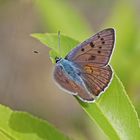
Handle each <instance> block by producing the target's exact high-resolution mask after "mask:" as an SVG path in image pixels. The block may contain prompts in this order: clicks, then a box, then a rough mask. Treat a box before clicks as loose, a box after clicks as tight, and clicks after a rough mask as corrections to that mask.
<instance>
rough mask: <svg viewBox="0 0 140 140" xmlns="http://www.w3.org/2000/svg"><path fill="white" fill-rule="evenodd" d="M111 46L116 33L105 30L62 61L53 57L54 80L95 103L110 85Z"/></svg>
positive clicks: (69, 91)
mask: <svg viewBox="0 0 140 140" xmlns="http://www.w3.org/2000/svg"><path fill="white" fill-rule="evenodd" d="M114 44H115V30H114V29H113V28H107V29H104V30H102V31H100V32H98V33H97V34H95V35H93V36H92V37H90V38H89V39H87V40H85V41H84V42H83V43H81V44H79V45H78V46H76V47H75V48H74V49H72V50H71V51H70V53H68V55H67V56H66V57H65V58H56V59H55V61H56V65H55V69H54V79H55V81H56V82H57V83H58V85H59V86H60V87H61V88H62V89H63V90H65V91H66V92H67V93H70V94H72V95H74V96H77V97H78V98H79V99H80V100H82V101H83V102H88V103H90V102H94V101H95V100H96V98H97V97H98V96H99V95H101V93H103V92H104V91H105V89H106V88H107V87H108V86H109V83H110V82H111V79H112V76H113V70H112V68H111V66H110V65H109V60H110V58H111V55H112V52H113V48H114Z"/></svg>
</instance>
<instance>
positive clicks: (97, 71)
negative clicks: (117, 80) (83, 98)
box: [82, 65, 112, 96]
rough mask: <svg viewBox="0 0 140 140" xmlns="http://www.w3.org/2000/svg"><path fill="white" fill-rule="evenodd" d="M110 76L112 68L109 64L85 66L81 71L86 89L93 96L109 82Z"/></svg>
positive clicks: (101, 90)
mask: <svg viewBox="0 0 140 140" xmlns="http://www.w3.org/2000/svg"><path fill="white" fill-rule="evenodd" d="M111 78H112V70H111V67H110V66H109V65H107V66H105V67H102V68H98V67H93V66H90V65H89V66H88V65H87V66H85V67H84V69H83V72H82V79H83V80H84V82H85V84H86V87H87V89H88V90H89V92H90V93H91V94H93V95H94V96H98V95H99V94H100V93H101V92H103V91H104V90H105V88H106V87H107V86H108V84H109V83H110V80H111Z"/></svg>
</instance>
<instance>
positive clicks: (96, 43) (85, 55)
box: [66, 28, 115, 67]
mask: <svg viewBox="0 0 140 140" xmlns="http://www.w3.org/2000/svg"><path fill="white" fill-rule="evenodd" d="M114 42H115V33H114V29H112V28H109V29H105V30H103V31H101V32H99V33H97V34H95V35H94V36H92V37H91V38H89V39H87V40H86V41H84V42H83V43H81V44H80V45H78V46H77V47H76V48H75V49H73V50H72V51H71V52H70V53H69V54H68V55H67V56H66V59H68V60H70V61H74V62H76V63H78V64H81V65H86V64H87V63H88V64H91V65H93V66H96V67H100V66H105V65H107V64H108V62H109V59H110V56H111V54H112V50H113V46H114Z"/></svg>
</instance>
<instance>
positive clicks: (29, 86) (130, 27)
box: [0, 0, 140, 140]
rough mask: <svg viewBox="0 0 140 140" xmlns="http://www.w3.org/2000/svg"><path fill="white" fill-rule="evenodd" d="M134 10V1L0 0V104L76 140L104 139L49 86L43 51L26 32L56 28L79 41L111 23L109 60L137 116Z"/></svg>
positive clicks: (138, 55) (139, 85)
mask: <svg viewBox="0 0 140 140" xmlns="http://www.w3.org/2000/svg"><path fill="white" fill-rule="evenodd" d="M139 13H140V1H139V0H134V1H129V0H106V1H105V0H102V1H99V0H87V1H84V0H77V1H75V0H51V1H50V0H0V103H1V104H4V105H8V106H10V107H11V108H13V109H16V110H21V111H27V112H30V113H32V114H34V115H36V116H39V117H41V118H43V119H46V120H48V121H49V122H51V123H53V124H54V125H55V126H56V127H57V128H59V129H60V130H62V131H63V132H64V133H66V134H67V135H69V136H70V137H72V138H74V139H76V140H93V139H94V140H97V139H98V140H100V139H101V140H102V139H107V138H106V136H105V135H104V134H103V132H102V131H101V130H100V129H99V128H98V127H97V126H96V124H95V125H93V124H92V125H91V121H90V120H89V118H88V117H87V116H86V114H85V113H84V112H83V110H82V109H81V107H80V106H79V104H78V103H77V101H76V100H75V98H73V97H72V96H70V95H68V94H65V93H64V92H63V91H61V90H60V89H59V88H58V87H57V86H56V85H55V84H54V81H53V79H52V73H53V68H54V65H53V64H52V63H51V61H50V59H49V49H48V48H47V47H44V45H42V44H41V43H39V42H38V41H37V40H35V39H34V38H32V37H30V34H31V33H36V32H39V33H41V32H42V33H46V32H57V31H58V30H60V31H61V32H62V33H65V34H66V35H68V36H70V37H73V38H75V39H77V40H79V41H83V40H85V39H86V38H88V37H90V36H91V35H93V34H94V33H96V32H97V31H99V30H102V29H104V28H108V27H114V28H115V29H116V49H115V51H114V54H113V56H112V60H111V64H112V66H113V68H114V71H115V72H116V74H117V75H118V76H119V78H120V79H121V81H122V82H123V84H124V86H125V89H126V91H127V93H128V95H129V97H130V99H131V100H132V102H133V104H134V106H135V108H136V110H137V112H138V114H139V115H140V95H139V92H140V28H139V25H140V14H139ZM34 50H37V51H39V53H38V54H34V53H33V51H34ZM93 129H94V132H93V131H91V130H93Z"/></svg>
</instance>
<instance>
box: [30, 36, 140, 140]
mask: <svg viewBox="0 0 140 140" xmlns="http://www.w3.org/2000/svg"><path fill="white" fill-rule="evenodd" d="M32 36H33V37H35V38H37V39H38V40H40V41H41V42H42V43H44V44H45V45H47V46H48V47H50V48H52V50H51V51H52V52H53V53H54V54H55V51H57V52H58V49H57V46H56V44H57V42H58V41H57V40H58V39H57V35H54V34H53V35H52V34H47V35H46V34H42V36H43V38H40V34H35V35H32ZM66 38H67V39H66ZM50 40H51V41H50ZM68 40H69V41H68ZM74 42H75V43H74ZM63 43H64V44H65V45H64V44H63ZM49 44H50V45H49ZM74 44H78V42H77V41H76V40H72V39H71V38H69V37H66V36H63V35H61V52H62V51H63V55H66V54H67V53H68V52H69V51H70V50H71V48H72V47H75V46H72V45H74ZM69 46H70V48H66V47H69ZM68 50H69V51H68ZM56 55H57V54H56ZM78 101H79V100H78ZM79 102H80V104H81V106H82V107H83V109H84V110H85V112H86V113H87V114H88V115H89V117H90V118H91V119H92V120H95V122H96V123H97V124H98V125H99V126H100V127H101V128H102V130H103V131H104V132H105V133H106V135H107V136H108V137H109V138H110V139H111V140H120V139H121V140H132V139H133V140H139V139H140V128H139V120H138V116H137V113H136V111H135V109H134V106H133V105H132V103H131V101H130V100H129V98H128V96H127V94H126V92H125V90H124V87H123V85H122V83H121V82H120V80H119V79H118V77H117V76H116V74H114V78H113V80H112V83H111V84H110V86H109V88H108V89H107V91H106V92H105V93H104V94H103V95H102V96H101V97H100V98H99V99H98V100H97V101H96V102H95V103H93V104H88V103H83V102H81V101H79Z"/></svg>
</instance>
